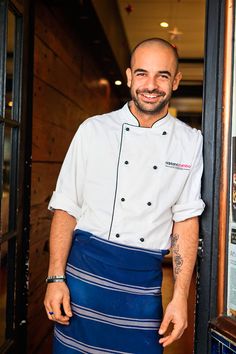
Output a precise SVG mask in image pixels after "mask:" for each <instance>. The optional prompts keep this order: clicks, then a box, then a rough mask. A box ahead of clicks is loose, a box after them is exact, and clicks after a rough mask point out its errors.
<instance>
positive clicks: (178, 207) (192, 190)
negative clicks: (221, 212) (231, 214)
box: [172, 131, 205, 222]
mask: <svg viewBox="0 0 236 354" xmlns="http://www.w3.org/2000/svg"><path fill="white" fill-rule="evenodd" d="M196 140H197V142H196V148H195V154H194V157H193V163H192V166H191V170H190V173H189V176H188V178H187V180H186V183H185V185H184V188H183V190H182V192H181V195H180V197H179V199H178V201H177V202H176V204H175V205H173V207H172V213H173V220H174V221H176V222H178V221H183V220H186V219H189V218H191V217H195V216H199V215H201V214H202V212H203V210H204V208H205V204H204V202H203V200H202V199H201V177H202V171H203V158H202V135H201V132H200V131H198V136H197V139H196Z"/></svg>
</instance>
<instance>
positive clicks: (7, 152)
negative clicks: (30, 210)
mask: <svg viewBox="0 0 236 354" xmlns="http://www.w3.org/2000/svg"><path fill="white" fill-rule="evenodd" d="M3 154H4V156H3V194H2V207H1V214H2V215H1V220H2V223H1V226H2V227H1V228H2V233H3V234H4V233H6V232H7V231H8V230H9V208H10V169H11V164H10V162H11V128H9V127H5V132H4V151H3Z"/></svg>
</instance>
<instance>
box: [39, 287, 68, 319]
mask: <svg viewBox="0 0 236 354" xmlns="http://www.w3.org/2000/svg"><path fill="white" fill-rule="evenodd" d="M44 306H45V309H46V311H47V315H48V318H49V320H51V321H56V322H58V323H60V324H64V325H68V324H69V323H70V322H69V319H70V317H72V311H71V306H70V293H69V289H68V287H67V285H66V283H64V282H61V283H59V282H58V283H50V284H48V286H47V291H46V294H45V299H44ZM62 308H63V311H64V313H62ZM50 312H53V314H50Z"/></svg>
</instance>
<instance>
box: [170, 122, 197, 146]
mask: <svg viewBox="0 0 236 354" xmlns="http://www.w3.org/2000/svg"><path fill="white" fill-rule="evenodd" d="M172 122H173V127H174V132H175V135H176V136H177V137H179V138H181V139H183V141H185V142H189V144H191V145H192V144H194V145H195V144H196V143H197V142H201V141H202V132H201V131H200V130H199V129H196V128H192V127H190V126H189V125H188V124H186V123H184V122H182V121H181V120H180V119H178V118H174V117H172Z"/></svg>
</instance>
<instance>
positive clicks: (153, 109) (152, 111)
mask: <svg viewBox="0 0 236 354" xmlns="http://www.w3.org/2000/svg"><path fill="white" fill-rule="evenodd" d="M136 93H137V95H138V94H140V93H148V94H152V93H155V94H157V95H160V96H164V95H165V92H163V91H159V90H152V91H148V90H142V91H139V90H137V92H136ZM171 95H172V92H171V93H170V94H169V95H168V96H166V98H165V99H164V100H163V101H162V102H160V103H159V104H158V105H157V106H155V105H154V107H152V104H151V103H150V109H148V108H147V107H146V105H145V106H144V105H142V103H140V102H139V101H138V100H137V99H136V97H135V96H132V93H131V98H132V100H133V102H134V104H135V106H136V107H137V109H138V110H139V111H140V112H142V113H145V114H149V115H155V114H158V113H160V112H161V111H162V110H163V108H164V107H165V106H166V105H167V104H168V103H169V102H170V99H171Z"/></svg>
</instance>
